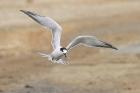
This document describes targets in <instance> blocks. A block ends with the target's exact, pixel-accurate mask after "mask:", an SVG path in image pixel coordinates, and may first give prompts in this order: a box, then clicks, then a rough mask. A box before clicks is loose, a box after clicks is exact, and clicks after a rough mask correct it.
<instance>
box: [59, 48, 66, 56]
mask: <svg viewBox="0 0 140 93" xmlns="http://www.w3.org/2000/svg"><path fill="white" fill-rule="evenodd" d="M60 51H61V52H62V53H63V55H64V56H65V57H67V55H66V53H67V52H68V50H67V49H66V48H65V47H62V48H60Z"/></svg>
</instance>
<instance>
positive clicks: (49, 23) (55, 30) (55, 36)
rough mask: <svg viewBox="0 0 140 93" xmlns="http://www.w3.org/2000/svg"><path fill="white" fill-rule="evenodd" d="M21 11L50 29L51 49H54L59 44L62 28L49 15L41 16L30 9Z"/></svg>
mask: <svg viewBox="0 0 140 93" xmlns="http://www.w3.org/2000/svg"><path fill="white" fill-rule="evenodd" d="M21 11H22V12H24V13H25V14H27V15H28V16H29V17H31V18H32V19H33V20H35V21H36V22H38V23H39V24H40V25H42V26H43V27H45V28H48V29H50V30H52V46H53V49H55V48H56V47H57V46H60V38H61V32H62V28H61V27H60V26H59V25H58V24H57V23H56V22H55V21H54V20H53V19H51V18H49V17H45V16H41V15H39V14H36V13H33V12H30V11H26V10H21Z"/></svg>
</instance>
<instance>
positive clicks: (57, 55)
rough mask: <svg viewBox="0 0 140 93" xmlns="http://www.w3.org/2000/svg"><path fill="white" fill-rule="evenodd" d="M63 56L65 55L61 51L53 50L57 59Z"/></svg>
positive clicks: (53, 55) (53, 54) (54, 57)
mask: <svg viewBox="0 0 140 93" xmlns="http://www.w3.org/2000/svg"><path fill="white" fill-rule="evenodd" d="M62 56H63V54H62V53H61V52H60V51H53V52H52V57H53V59H55V60H59V59H60V58H61V57H62Z"/></svg>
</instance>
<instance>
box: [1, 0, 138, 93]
mask: <svg viewBox="0 0 140 93" xmlns="http://www.w3.org/2000/svg"><path fill="white" fill-rule="evenodd" d="M0 7H1V8H0V22H1V23H0V92H1V93H87V92H88V93H140V80H139V79H140V61H139V60H140V48H139V47H140V1H139V0H123V1H122V0H86V1H85V0H77V1H75V0H68V1H65V0H57V1H56V0H51V1H50V0H40V1H38V0H2V2H1V3H0ZM20 9H25V10H30V11H34V12H36V13H39V14H42V15H47V16H49V17H51V18H53V19H54V20H56V21H57V22H58V23H59V24H60V25H61V26H62V28H63V32H62V38H61V45H62V46H67V45H68V44H69V43H70V42H71V41H72V40H73V39H74V38H76V37H77V36H79V35H94V36H96V37H98V38H100V39H102V40H104V41H107V42H109V43H111V44H113V45H114V46H116V47H117V48H118V49H119V50H117V51H116V50H112V49H105V48H88V47H85V46H77V47H75V48H74V49H72V50H71V51H70V52H69V53H68V56H69V57H71V58H72V59H65V60H67V62H69V63H70V64H69V65H62V64H54V63H52V62H50V61H48V60H47V59H46V58H42V57H41V56H40V55H38V54H37V53H36V52H35V51H42V52H47V53H50V52H51V51H52V47H51V44H50V41H51V33H50V31H49V30H47V29H45V28H42V27H41V26H40V25H38V24H37V23H36V22H34V21H33V20H32V19H30V18H29V17H28V16H26V15H25V14H23V13H21V12H20V11H19V10H20Z"/></svg>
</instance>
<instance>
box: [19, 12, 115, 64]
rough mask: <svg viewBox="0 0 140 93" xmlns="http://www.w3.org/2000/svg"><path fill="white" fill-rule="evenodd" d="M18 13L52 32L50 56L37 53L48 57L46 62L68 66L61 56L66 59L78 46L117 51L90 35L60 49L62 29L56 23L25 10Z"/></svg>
mask: <svg viewBox="0 0 140 93" xmlns="http://www.w3.org/2000/svg"><path fill="white" fill-rule="evenodd" d="M20 11H22V12H23V13H25V14H27V15H28V16H29V17H31V18H32V19H33V20H35V21H36V22H38V23H39V24H40V25H42V26H43V27H45V28H48V29H50V30H51V32H52V42H51V44H52V47H53V51H52V53H51V54H46V53H41V52H39V54H40V55H41V56H42V57H48V60H51V61H52V62H54V63H62V64H68V63H67V62H66V61H65V60H64V59H63V58H62V57H63V56H65V57H67V55H66V53H67V52H68V51H69V50H70V49H72V48H73V47H75V46H77V45H80V44H83V45H85V46H88V47H105V48H112V49H116V50H117V48H116V47H114V46H113V45H111V44H109V43H107V42H105V41H102V40H100V39H98V38H96V37H94V36H90V35H84V36H78V37H77V38H75V39H74V40H73V41H72V42H71V43H70V44H69V45H68V46H67V47H62V46H61V45H60V38H61V32H62V28H61V27H60V26H59V24H58V23H56V22H55V21H54V20H53V19H51V18H49V17H45V16H42V15H39V14H36V13H33V12H30V11H26V10H20Z"/></svg>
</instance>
